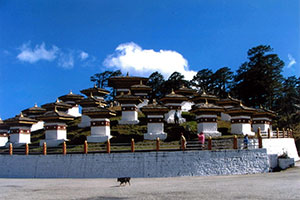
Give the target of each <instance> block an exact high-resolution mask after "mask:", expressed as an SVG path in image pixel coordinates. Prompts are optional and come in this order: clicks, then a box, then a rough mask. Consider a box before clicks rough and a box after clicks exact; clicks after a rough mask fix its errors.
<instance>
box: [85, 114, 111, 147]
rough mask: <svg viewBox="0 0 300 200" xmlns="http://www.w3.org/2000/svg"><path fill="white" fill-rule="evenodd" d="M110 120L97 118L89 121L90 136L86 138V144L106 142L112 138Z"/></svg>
mask: <svg viewBox="0 0 300 200" xmlns="http://www.w3.org/2000/svg"><path fill="white" fill-rule="evenodd" d="M109 123H110V120H109V119H107V118H98V119H92V120H91V135H90V136H87V142H90V143H97V142H106V141H107V140H108V139H110V138H111V137H112V136H111V135H110V125H109Z"/></svg>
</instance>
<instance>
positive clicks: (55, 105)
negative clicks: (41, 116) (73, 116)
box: [42, 99, 72, 113]
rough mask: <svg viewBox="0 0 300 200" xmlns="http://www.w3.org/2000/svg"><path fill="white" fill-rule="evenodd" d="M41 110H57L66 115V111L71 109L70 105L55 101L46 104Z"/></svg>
mask: <svg viewBox="0 0 300 200" xmlns="http://www.w3.org/2000/svg"><path fill="white" fill-rule="evenodd" d="M42 108H44V109H46V110H47V111H52V110H54V109H57V110H58V111H61V112H65V113H67V112H68V110H69V109H71V108H72V105H70V104H67V103H64V102H62V101H59V99H56V101H55V102H53V103H46V104H44V105H42Z"/></svg>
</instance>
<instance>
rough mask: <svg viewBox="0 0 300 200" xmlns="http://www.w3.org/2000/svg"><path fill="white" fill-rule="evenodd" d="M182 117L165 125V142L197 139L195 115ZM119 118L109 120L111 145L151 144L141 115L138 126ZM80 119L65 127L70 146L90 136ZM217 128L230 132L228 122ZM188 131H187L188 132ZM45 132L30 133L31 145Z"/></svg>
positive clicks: (78, 143)
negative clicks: (132, 140)
mask: <svg viewBox="0 0 300 200" xmlns="http://www.w3.org/2000/svg"><path fill="white" fill-rule="evenodd" d="M183 117H184V118H186V119H187V122H185V123H183V124H180V125H179V126H178V125H174V124H171V125H170V124H165V132H166V133H167V134H168V138H167V140H166V141H165V142H169V143H174V142H178V140H179V138H180V135H181V133H184V134H185V136H187V139H189V140H190V139H195V138H197V135H196V134H197V123H196V121H195V115H194V114H191V113H183ZM120 119H121V116H117V117H113V118H111V119H110V120H111V135H112V136H113V138H112V139H111V143H129V142H130V141H131V139H132V138H133V139H134V140H135V142H136V143H145V144H147V142H148V144H149V143H151V142H150V141H143V135H144V133H146V132H147V124H146V118H145V116H144V115H143V114H142V113H139V120H140V124H138V125H119V124H118V120H120ZM80 120H81V119H80V118H77V119H75V120H74V121H71V122H69V123H68V124H67V125H68V127H67V134H68V135H67V138H68V139H69V142H68V144H70V145H82V144H83V143H84V141H85V140H86V136H88V135H90V128H89V127H87V128H79V127H78V126H77V125H78V124H79V123H80ZM218 128H225V129H228V130H229V131H230V123H229V122H223V121H219V122H218ZM188 130H189V131H188ZM44 134H45V131H44V130H39V131H34V132H32V139H31V140H32V145H38V144H39V140H41V139H44V138H45V135H44Z"/></svg>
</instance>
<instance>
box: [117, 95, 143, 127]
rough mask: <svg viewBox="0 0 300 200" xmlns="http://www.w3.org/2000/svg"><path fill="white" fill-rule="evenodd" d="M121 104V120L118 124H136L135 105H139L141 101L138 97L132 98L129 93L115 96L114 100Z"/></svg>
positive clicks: (136, 110)
mask: <svg viewBox="0 0 300 200" xmlns="http://www.w3.org/2000/svg"><path fill="white" fill-rule="evenodd" d="M115 99H116V100H117V101H118V102H119V103H120V104H121V110H122V118H121V120H120V121H119V124H138V123H139V120H138V108H137V104H139V103H141V102H142V100H141V98H140V97H139V96H134V95H132V94H131V92H130V91H129V93H127V94H124V93H121V95H119V96H117V97H116V98H115Z"/></svg>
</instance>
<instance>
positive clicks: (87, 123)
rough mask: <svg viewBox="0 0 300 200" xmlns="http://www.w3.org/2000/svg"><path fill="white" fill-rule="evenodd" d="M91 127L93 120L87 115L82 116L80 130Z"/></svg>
mask: <svg viewBox="0 0 300 200" xmlns="http://www.w3.org/2000/svg"><path fill="white" fill-rule="evenodd" d="M90 125H91V118H90V117H89V116H86V115H82V116H81V122H80V123H79V124H78V127H79V128H85V127H90Z"/></svg>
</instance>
